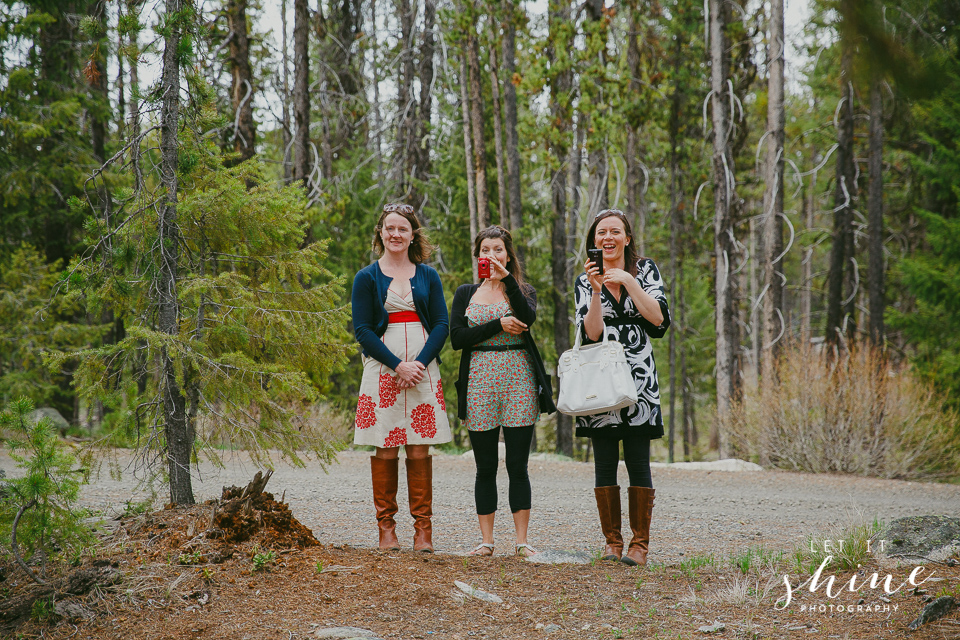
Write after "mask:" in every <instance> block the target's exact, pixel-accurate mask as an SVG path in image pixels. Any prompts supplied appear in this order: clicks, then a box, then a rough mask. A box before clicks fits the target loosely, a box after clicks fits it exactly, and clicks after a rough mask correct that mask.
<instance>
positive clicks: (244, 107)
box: [226, 0, 257, 161]
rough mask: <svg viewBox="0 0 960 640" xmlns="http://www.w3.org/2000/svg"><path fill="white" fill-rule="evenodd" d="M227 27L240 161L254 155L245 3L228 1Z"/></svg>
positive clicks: (236, 0) (255, 132) (235, 0)
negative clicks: (228, 30)
mask: <svg viewBox="0 0 960 640" xmlns="http://www.w3.org/2000/svg"><path fill="white" fill-rule="evenodd" d="M226 13H227V25H228V26H229V28H230V33H231V35H232V37H231V38H230V72H231V79H232V82H231V85H230V98H231V101H232V103H233V113H234V127H233V150H234V151H236V152H237V153H239V154H240V160H241V161H243V160H249V159H250V158H252V157H253V154H254V153H255V151H256V142H257V139H256V136H257V131H256V125H254V123H253V72H252V70H251V68H250V40H249V38H248V36H247V0H229V2H228V3H227V12H226Z"/></svg>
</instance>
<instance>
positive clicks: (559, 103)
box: [547, 0, 573, 456]
mask: <svg viewBox="0 0 960 640" xmlns="http://www.w3.org/2000/svg"><path fill="white" fill-rule="evenodd" d="M548 11H549V13H548V21H549V27H548V28H549V32H550V33H549V38H548V40H549V41H550V45H549V49H548V53H547V55H548V56H549V58H550V61H551V63H552V64H551V66H553V64H558V63H559V62H560V61H561V60H563V58H564V57H565V56H568V55H569V52H568V51H566V50H565V47H563V46H562V44H561V46H559V47H558V46H557V44H556V43H557V30H558V29H559V28H561V27H562V26H564V25H565V24H566V23H568V22H569V21H570V4H569V0H550V3H549V9H548ZM572 84H573V77H572V72H571V71H570V70H569V69H564V70H561V71H554V72H552V77H551V80H550V115H551V120H552V121H553V122H552V125H551V126H552V127H553V132H552V136H551V138H552V139H551V144H550V150H551V154H552V155H553V161H552V163H553V171H552V174H553V175H552V176H551V179H550V203H551V208H552V210H553V231H552V233H551V245H552V251H551V272H552V276H553V342H554V346H555V348H556V352H557V354H558V355H559V354H561V353H563V352H564V351H566V350H567V349H569V348H570V313H569V311H568V305H569V299H568V297H569V296H568V294H567V292H568V291H569V286H570V285H569V282H570V274H569V272H568V269H567V251H566V249H567V184H566V183H567V174H566V170H565V167H564V166H563V165H564V162H565V161H566V159H567V154H568V149H567V145H568V141H567V136H568V135H569V130H570V103H569V93H570V89H571V87H572ZM557 453H562V454H564V455H568V456H572V455H573V421H572V420H571V418H570V416H567V415H564V414H562V413H560V412H557Z"/></svg>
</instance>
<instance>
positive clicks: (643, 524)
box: [621, 487, 654, 566]
mask: <svg viewBox="0 0 960 640" xmlns="http://www.w3.org/2000/svg"><path fill="white" fill-rule="evenodd" d="M653 496H654V490H653V489H648V488H647V487H627V497H628V498H629V499H630V528H631V529H633V539H632V540H630V546H628V547H627V553H626V554H624V556H623V558H622V559H621V562H623V563H624V564H628V565H630V566H636V565H640V566H643V565H645V564H647V551H648V550H649V549H650V518H651V517H652V516H653Z"/></svg>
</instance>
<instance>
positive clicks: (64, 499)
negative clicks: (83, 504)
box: [0, 398, 93, 584]
mask: <svg viewBox="0 0 960 640" xmlns="http://www.w3.org/2000/svg"><path fill="white" fill-rule="evenodd" d="M32 411H33V403H32V402H31V401H30V400H29V399H27V398H21V399H20V400H16V401H14V402H11V403H10V404H9V405H8V406H7V407H6V409H5V410H4V411H3V412H2V413H0V432H5V433H6V434H8V435H9V439H8V445H9V446H10V457H11V458H13V460H14V462H15V463H16V465H17V468H19V469H22V470H23V475H22V476H20V477H17V478H13V479H9V480H7V481H6V482H5V485H4V490H3V492H2V493H0V536H2V539H3V540H4V543H5V544H4V547H6V549H8V550H9V553H10V554H12V556H13V559H14V561H15V562H16V563H17V565H18V566H19V567H20V568H21V569H23V571H24V572H25V573H26V574H27V575H28V576H29V577H30V578H31V579H32V580H34V581H35V582H37V583H39V584H46V580H45V578H46V573H47V562H48V560H49V559H50V558H51V557H52V556H54V555H55V554H57V553H59V554H60V555H63V556H69V555H71V554H76V553H79V552H80V551H82V550H83V549H84V548H86V547H88V546H90V545H91V544H92V543H93V536H92V534H91V532H90V530H89V528H88V527H85V526H84V525H83V517H84V516H85V515H86V512H85V511H84V510H81V509H78V508H77V506H76V502H77V497H78V495H79V493H80V487H81V486H82V485H83V484H84V483H85V482H86V480H87V479H86V477H85V474H84V473H83V470H82V469H78V468H77V459H76V458H75V457H74V456H73V454H72V453H71V452H70V449H69V448H68V447H67V446H66V445H64V444H63V443H62V442H60V440H59V439H58V438H57V432H56V428H55V427H54V425H53V423H52V422H51V421H50V420H49V419H48V418H46V417H43V418H40V419H39V420H37V421H36V422H33V421H31V420H30V419H29V417H28V416H30V414H31V412H32ZM31 564H34V565H36V564H39V574H38V573H37V572H35V571H34V569H32V568H31V566H30V565H31Z"/></svg>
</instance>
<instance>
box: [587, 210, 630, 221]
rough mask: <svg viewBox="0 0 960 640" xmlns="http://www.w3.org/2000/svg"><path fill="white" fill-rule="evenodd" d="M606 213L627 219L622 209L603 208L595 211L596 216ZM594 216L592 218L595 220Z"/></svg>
mask: <svg viewBox="0 0 960 640" xmlns="http://www.w3.org/2000/svg"><path fill="white" fill-rule="evenodd" d="M608 213H609V214H610V215H614V216H617V217H618V218H623V219H624V220H626V219H627V214H625V213H624V212H623V211H620V209H604V210H603V211H600V212H598V213H597V216H596V218H599V217H600V216H603V215H606V214H608ZM596 218H594V220H596Z"/></svg>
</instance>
